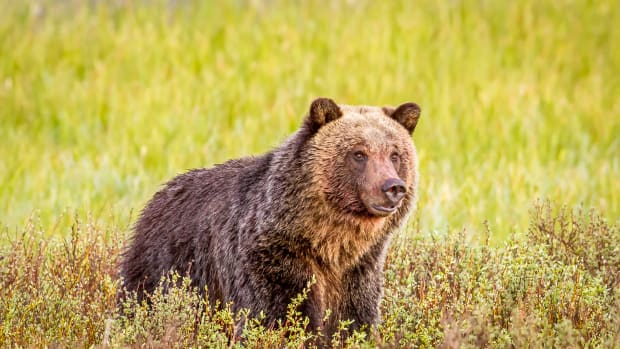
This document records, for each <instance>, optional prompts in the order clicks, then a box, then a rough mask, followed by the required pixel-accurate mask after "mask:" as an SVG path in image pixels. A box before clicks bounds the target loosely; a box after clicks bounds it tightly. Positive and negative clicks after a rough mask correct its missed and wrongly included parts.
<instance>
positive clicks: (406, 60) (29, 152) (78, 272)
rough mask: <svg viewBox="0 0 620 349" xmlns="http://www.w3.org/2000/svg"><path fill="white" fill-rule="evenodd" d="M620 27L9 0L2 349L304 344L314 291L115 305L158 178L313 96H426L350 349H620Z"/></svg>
mask: <svg viewBox="0 0 620 349" xmlns="http://www.w3.org/2000/svg"><path fill="white" fill-rule="evenodd" d="M618 23H620V4H619V3H618V2H617V1H585V0H574V1H535V0H524V1H429V0H422V1H346V2H345V1H343V2H338V1H331V2H323V1H299V2H297V1H296V2H292V1H291V2H284V1H281V2H280V1H243V0H239V1H214V2H211V1H208V2H198V1H181V0H170V1H163V0H162V1H154V2H149V1H107V2H104V1H102V2H99V1H88V2H86V1H77V0H68V1H55V0H42V1H8V0H5V1H2V0H0V212H1V214H0V225H1V226H2V231H1V234H0V241H1V242H0V347H44V346H54V345H57V344H59V345H65V346H68V347H76V346H84V347H89V346H93V345H95V346H102V347H125V346H133V345H140V344H144V345H145V346H146V347H173V346H192V347H250V348H261V347H263V348H270V347H284V346H286V347H289V348H297V347H303V346H306V347H311V346H312V343H313V342H314V341H315V340H316V339H317V338H316V334H313V333H312V332H310V331H309V329H307V328H306V327H305V324H306V323H307V322H306V320H305V319H304V318H303V317H301V316H300V315H299V313H298V312H297V309H296V307H295V305H296V304H299V302H301V301H303V297H304V295H300V298H299V299H297V300H294V301H293V303H292V305H291V307H290V311H289V316H288V317H287V319H285V320H283V325H284V326H283V327H281V328H275V329H267V328H264V327H262V326H261V323H260V319H248V320H247V322H242V324H241V325H244V326H243V327H237V325H238V324H236V319H239V318H242V317H243V314H233V313H231V312H230V311H229V310H228V309H227V307H226V306H225V305H224V306H222V307H220V308H219V309H220V310H218V311H215V310H209V309H210V306H209V305H208V304H205V302H204V300H203V299H200V298H199V297H198V296H197V294H196V293H194V292H193V291H192V290H188V284H187V282H186V281H183V279H182V278H179V276H174V275H172V276H171V277H172V278H174V279H175V280H176V281H177V283H176V284H177V285H178V287H176V288H172V289H171V290H169V292H168V293H157V294H155V295H153V299H152V307H151V308H148V307H147V306H146V305H140V304H136V303H135V301H133V300H132V298H131V296H129V297H128V298H127V299H126V300H125V302H124V303H123V304H120V305H119V304H118V303H117V301H118V300H117V294H118V293H119V292H121V290H120V288H119V280H118V276H117V272H118V271H117V267H116V264H117V262H118V258H119V251H120V249H121V248H122V246H123V244H124V241H126V239H127V237H128V232H129V230H130V229H129V226H130V223H131V221H132V217H133V218H135V215H136V212H137V211H138V210H140V209H141V208H142V206H143V205H144V203H145V202H146V200H147V199H148V198H149V197H150V196H151V195H152V194H153V193H154V192H155V191H156V190H157V189H158V188H159V185H160V184H161V183H163V182H164V181H166V180H167V179H169V178H171V177H172V176H174V175H175V174H177V173H180V172H182V171H184V170H186V169H189V168H195V167H204V166H210V165H213V164H216V163H221V162H223V161H226V160H227V159H230V158H235V157H240V156H244V155H250V154H257V153H261V152H265V151H267V150H269V149H270V148H272V147H273V146H275V145H277V144H279V143H280V142H281V141H282V140H283V139H285V138H286V137H287V135H289V134H290V133H292V132H294V131H295V130H296V129H297V128H298V127H299V125H300V123H301V120H302V118H303V116H304V114H305V111H306V110H307V108H308V106H309V103H310V102H311V101H312V100H313V99H314V98H315V97H318V96H328V97H331V98H333V99H335V100H336V101H337V102H340V103H348V104H375V105H383V104H399V103H402V102H405V101H414V102H417V103H419V104H420V105H421V106H422V118H421V120H420V123H419V124H418V127H417V129H416V132H415V134H414V140H415V142H416V145H417V147H418V151H419V157H420V169H419V172H420V174H421V180H420V187H419V200H418V210H417V212H416V213H415V214H414V216H413V217H415V218H414V219H413V220H412V224H410V225H409V226H408V227H407V228H406V229H405V231H404V232H402V234H400V235H398V236H397V237H395V239H394V241H393V245H392V248H391V250H390V253H389V256H388V263H387V266H386V292H385V298H384V301H383V303H382V313H383V316H382V323H381V325H380V326H379V327H378V328H377V329H375V330H373V331H372V333H370V334H365V333H356V334H354V335H353V336H351V337H349V339H347V340H346V342H343V338H344V336H343V337H339V336H338V335H337V336H336V337H335V338H333V343H334V345H335V346H345V347H346V346H348V347H362V348H375V347H377V346H378V347H385V348H389V347H411V346H421V347H437V346H443V347H447V348H450V347H459V346H461V347H485V346H486V347H497V348H509V347H517V348H519V347H528V346H529V347H609V348H612V347H620V333H619V329H620V322H619V320H618V319H620V294H619V291H618V290H619V289H620V257H619V256H620V233H619V230H618V228H617V223H616V222H617V219H618V217H619V216H620V25H618ZM537 198H547V199H550V200H551V202H555V203H558V204H557V205H558V206H557V207H555V208H552V207H550V204H540V203H538V204H535V205H534V208H533V209H531V210H530V208H531V207H532V203H533V202H535V200H536V199H537ZM562 204H564V205H567V207H568V208H566V209H560V208H559V207H560V205H562ZM581 205H582V206H581ZM575 207H584V208H583V209H580V210H577V211H573V210H572V208H575ZM590 207H594V208H596V209H598V210H600V211H597V212H600V213H595V212H594V211H592V212H590V211H589V208H590ZM31 217H35V218H31ZM485 221H486V222H488V224H486V225H485V224H484V223H483V222H485ZM512 232H517V233H519V234H517V236H512V235H511V233H512ZM472 239H473V240H476V242H471V240H472ZM489 241H490V242H491V243H489ZM205 309H207V310H205ZM241 325H239V326H241ZM342 327H343V330H342V333H345V332H346V327H347V324H346V323H345V324H342ZM241 339H243V341H241Z"/></svg>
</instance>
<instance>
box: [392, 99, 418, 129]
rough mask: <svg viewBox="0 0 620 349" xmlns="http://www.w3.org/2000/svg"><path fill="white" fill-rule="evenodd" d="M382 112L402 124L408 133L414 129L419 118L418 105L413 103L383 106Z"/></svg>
mask: <svg viewBox="0 0 620 349" xmlns="http://www.w3.org/2000/svg"><path fill="white" fill-rule="evenodd" d="M383 112H384V113H385V114H386V115H387V116H389V117H391V118H392V119H394V120H396V121H398V123H399V124H401V125H403V126H404V127H405V128H406V129H407V131H409V133H410V134H412V133H413V130H415V127H416V125H417V124H418V119H419V118H420V106H418V105H417V104H415V103H405V104H401V105H400V106H399V107H398V108H396V109H394V108H391V107H384V108H383Z"/></svg>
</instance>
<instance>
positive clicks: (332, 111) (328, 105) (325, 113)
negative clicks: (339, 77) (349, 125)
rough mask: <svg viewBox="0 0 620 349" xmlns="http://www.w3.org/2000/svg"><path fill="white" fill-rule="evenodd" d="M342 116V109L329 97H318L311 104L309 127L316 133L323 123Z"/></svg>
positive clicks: (307, 122) (308, 118)
mask: <svg viewBox="0 0 620 349" xmlns="http://www.w3.org/2000/svg"><path fill="white" fill-rule="evenodd" d="M341 116H342V110H340V107H339V106H338V104H336V102H334V101H332V100H331V99H329V98H317V99H315V100H314V102H312V104H311V105H310V114H308V117H307V118H306V124H307V125H308V128H310V130H311V131H312V132H313V133H314V132H316V131H318V130H319V129H320V128H321V127H323V125H325V124H327V123H328V122H332V121H334V120H336V119H338V118H339V117H341Z"/></svg>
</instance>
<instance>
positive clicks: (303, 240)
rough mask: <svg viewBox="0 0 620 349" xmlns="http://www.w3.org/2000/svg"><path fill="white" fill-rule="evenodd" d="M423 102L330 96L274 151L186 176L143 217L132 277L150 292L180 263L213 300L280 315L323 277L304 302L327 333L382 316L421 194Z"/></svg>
mask: <svg viewBox="0 0 620 349" xmlns="http://www.w3.org/2000/svg"><path fill="white" fill-rule="evenodd" d="M419 113H420V109H419V107H418V106H417V105H415V104H413V103H406V104H403V105H401V106H400V107H398V108H391V107H384V108H380V107H367V106H347V105H340V106H339V105H336V104H335V103H334V102H333V101H332V100H329V99H326V98H321V99H318V100H316V101H314V102H313V103H312V105H311V106H310V111H309V114H308V115H307V116H306V118H305V121H304V124H303V125H302V127H301V129H300V130H299V131H298V132H297V133H295V134H294V135H293V136H292V137H290V138H289V139H288V140H287V141H285V142H284V143H283V144H282V145H281V146H280V147H278V148H277V149H275V150H274V151H272V152H269V153H267V154H265V155H262V156H260V157H256V158H243V159H238V160H232V161H229V162H227V163H225V164H222V165H218V166H215V167H213V168H210V169H200V170H193V171H190V172H188V173H186V174H183V175H180V176H178V177H176V178H175V179H173V180H172V181H170V182H169V183H168V184H167V185H166V187H165V188H164V189H163V190H162V191H160V192H159V193H157V194H156V195H155V196H154V197H153V199H152V200H151V201H150V202H149V204H148V205H147V207H146V208H145V209H144V211H143V212H142V214H141V216H140V219H139V220H138V222H137V223H136V227H135V234H134V237H133V240H132V241H131V243H130V245H129V246H128V248H127V251H126V252H125V255H124V259H123V263H122V275H123V277H124V284H125V286H126V288H127V289H129V290H136V291H138V294H139V296H140V297H142V296H144V295H146V294H148V293H150V292H152V290H153V289H154V288H155V286H156V285H157V281H158V280H159V278H160V277H161V276H162V275H164V274H165V273H166V272H167V271H168V270H170V269H174V270H176V271H178V272H179V273H181V274H188V275H189V276H190V277H191V278H192V281H193V283H194V285H195V286H196V287H197V288H198V289H199V290H204V289H205V287H208V289H209V299H210V301H211V302H212V304H213V303H215V301H221V302H230V301H232V302H233V309H234V310H239V309H242V308H249V309H250V310H251V315H256V314H258V312H260V311H263V312H264V313H265V315H266V321H267V322H268V324H275V323H276V321H277V320H278V319H282V318H283V317H284V316H285V314H286V309H287V305H288V303H289V302H290V300H291V298H293V297H294V296H296V295H297V294H298V293H300V292H301V291H302V290H303V288H304V287H305V286H306V285H307V283H308V282H309V281H310V280H311V279H312V278H313V277H314V278H315V279H316V283H315V284H314V285H313V287H312V289H311V292H310V294H309V299H308V300H307V301H306V302H305V303H304V304H303V305H302V309H301V311H302V312H303V313H304V315H306V316H308V317H309V319H310V326H311V328H313V329H314V328H320V329H322V330H323V331H324V333H325V335H326V337H329V336H330V335H331V334H332V333H333V332H334V331H335V330H336V328H337V325H338V321H340V320H347V319H351V320H354V323H353V325H352V328H353V329H357V328H360V327H361V326H364V325H373V324H376V323H377V322H378V320H379V303H380V300H381V297H382V293H383V290H382V288H383V265H384V262H385V256H386V251H387V248H388V245H389V241H390V239H391V236H392V234H393V233H394V232H395V231H396V230H397V229H398V228H399V227H400V226H402V225H403V224H404V223H405V222H406V219H407V216H408V215H409V213H410V212H411V209H412V207H413V204H414V201H415V191H416V189H417V188H416V187H417V157H416V152H415V147H414V146H413V143H412V142H411V136H410V135H411V133H412V132H413V130H414V129H415V127H416V125H417V120H418V117H419ZM327 309H330V310H331V312H332V316H331V317H330V318H329V320H328V321H327V322H324V321H323V319H324V316H325V312H326V310H327Z"/></svg>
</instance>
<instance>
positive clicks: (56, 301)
mask: <svg viewBox="0 0 620 349" xmlns="http://www.w3.org/2000/svg"><path fill="white" fill-rule="evenodd" d="M122 231H123V228H122V227H121V228H119V227H114V226H106V227H104V226H99V225H97V224H94V223H92V222H90V221H86V222H80V221H79V220H75V221H74V223H73V227H72V229H71V233H70V238H69V239H67V240H66V241H64V242H59V241H58V239H54V240H49V239H47V238H45V235H46V232H45V231H43V230H41V228H40V227H37V226H36V225H28V226H27V227H26V228H25V229H24V230H23V234H21V235H20V236H18V237H15V238H14V239H13V241H12V243H11V246H10V249H6V250H5V251H3V255H2V259H0V320H1V322H0V323H1V324H2V325H1V326H0V347H3V348H4V347H12V346H14V347H30V346H32V347H44V346H46V345H48V346H50V345H52V346H53V345H61V346H63V345H64V346H67V347H76V346H84V347H89V346H92V345H102V346H103V347H111V348H120V347H129V346H133V347H139V345H144V346H143V347H147V348H171V347H193V348H198V347H202V348H232V347H234V348H242V347H246V348H284V347H287V348H302V347H307V348H312V347H313V343H315V341H316V340H317V335H316V334H315V333H312V332H311V331H310V330H309V329H308V328H307V327H306V326H307V324H308V320H307V319H306V318H303V317H302V316H301V315H300V313H299V311H298V309H297V308H296V305H298V304H299V303H300V302H302V301H303V299H304V296H307V295H303V294H301V295H299V297H298V298H297V299H295V300H293V302H292V304H291V305H290V306H289V313H288V316H287V318H286V319H283V320H282V325H283V326H281V327H278V328H265V327H264V326H262V323H261V321H260V319H247V320H245V321H243V320H242V321H239V319H242V318H243V314H234V313H232V312H231V311H230V308H229V307H227V306H226V305H224V306H219V307H218V308H217V309H219V310H211V306H214V305H213V304H211V305H209V304H207V303H206V302H205V300H204V299H202V298H200V296H199V295H198V293H197V292H195V290H192V289H190V287H189V282H188V279H180V278H179V277H178V276H174V275H173V276H171V278H172V279H173V280H168V282H170V281H172V282H173V284H176V285H178V286H177V287H172V288H169V290H168V292H166V293H163V292H161V291H158V292H156V293H155V294H154V295H153V296H152V298H151V306H150V307H149V306H147V305H146V304H136V302H135V300H134V299H133V298H132V297H131V296H129V297H127V298H126V299H125V301H124V302H122V303H121V304H120V305H117V297H116V295H117V292H118V291H119V282H118V279H117V275H116V273H117V271H116V269H115V268H114V264H115V263H116V262H117V261H118V256H119V249H120V248H121V245H122V241H121V240H122V239H119V235H122ZM420 235H421V234H420V233H419V232H416V229H412V230H409V231H408V232H407V233H405V234H402V235H399V236H398V237H397V239H396V241H395V243H394V245H393V248H392V249H391V251H390V254H389V256H388V263H387V268H386V271H385V273H386V291H385V298H384V300H383V303H382V305H381V310H382V322H381V324H380V325H379V326H378V327H377V328H376V329H375V330H374V331H372V332H371V333H370V334H367V333H364V332H361V333H353V334H352V335H351V336H349V337H345V336H344V334H345V333H346V328H347V324H346V323H343V324H342V331H341V332H340V333H338V334H336V336H335V337H333V338H330V341H331V342H332V343H333V344H334V347H347V348H377V347H381V348H393V347H403V348H409V347H438V346H441V347H444V348H457V347H462V348H482V347H492V348H528V347H529V348H539V347H540V348H542V347H544V348H552V347H553V348H583V347H602V348H618V347H619V346H620V230H618V227H617V226H616V225H609V224H608V223H607V222H606V221H605V220H604V219H602V218H601V217H600V216H599V215H597V214H596V213H594V212H585V211H574V212H571V211H568V210H566V209H558V208H552V207H550V206H549V205H548V204H539V205H537V206H535V207H534V209H533V210H532V212H531V218H530V223H529V228H528V232H527V234H526V235H524V236H523V237H522V238H521V239H511V240H509V241H508V242H506V243H505V244H504V246H503V247H501V248H498V247H492V246H489V245H487V244H484V243H482V244H479V245H472V244H468V243H467V242H466V237H465V235H464V234H461V233H452V234H448V235H442V236H440V237H426V238H420ZM175 281H176V282H175ZM345 338H346V339H345Z"/></svg>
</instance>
